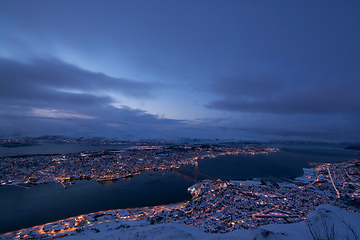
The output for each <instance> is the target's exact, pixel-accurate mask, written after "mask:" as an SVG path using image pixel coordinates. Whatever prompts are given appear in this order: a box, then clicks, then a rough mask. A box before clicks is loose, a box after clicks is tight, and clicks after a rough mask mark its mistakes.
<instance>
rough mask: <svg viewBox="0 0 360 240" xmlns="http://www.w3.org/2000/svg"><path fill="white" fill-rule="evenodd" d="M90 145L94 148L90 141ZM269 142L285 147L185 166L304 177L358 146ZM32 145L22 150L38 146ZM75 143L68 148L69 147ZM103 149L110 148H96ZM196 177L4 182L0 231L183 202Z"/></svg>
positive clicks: (215, 173) (216, 173)
mask: <svg viewBox="0 0 360 240" xmlns="http://www.w3.org/2000/svg"><path fill="white" fill-rule="evenodd" d="M48 146H49V145H48ZM50 146H51V145H50ZM66 146H67V145H62V144H60V146H55V147H54V146H53V147H54V148H49V149H50V150H51V151H54V150H55V151H63V152H61V153H65V152H66V151H73V150H69V149H62V148H64V147H66ZM69 146H70V145H69ZM33 147H35V146H33ZM61 147H62V148H61ZM73 147H74V148H75V149H76V151H74V152H80V151H84V150H85V149H84V148H83V147H84V145H82V146H80V147H81V148H82V149H80V150H79V148H78V147H79V146H73ZM86 147H91V145H89V146H86ZM99 147H101V148H102V147H107V146H99ZM270 147H278V148H280V149H282V151H280V152H278V153H270V154H265V155H237V156H219V157H217V158H215V159H208V158H206V159H202V160H199V161H198V165H187V166H182V167H181V168H182V169H187V170H191V171H196V172H200V173H202V174H206V175H208V176H211V177H213V178H220V179H223V180H229V179H249V178H256V177H267V176H272V177H276V178H283V177H297V176H301V175H302V174H303V171H302V168H304V167H309V166H308V165H307V163H308V162H339V161H346V160H350V159H354V158H356V152H354V151H345V150H339V149H336V148H333V147H330V148H329V147H321V146H270ZM31 148H32V147H31ZM31 148H29V149H30V150H29V149H28V150H27V152H26V153H22V154H30V152H29V151H36V150H34V149H33V150H31ZM74 148H72V147H70V149H74ZM104 149H109V148H103V149H95V150H104ZM111 149H116V148H111ZM88 150H91V148H90V149H88ZM64 151H65V152H64ZM35 153H38V152H35ZM194 181H195V179H194V176H192V175H191V174H190V175H189V174H182V173H180V172H162V171H158V172H154V171H145V172H143V173H142V174H140V175H138V176H135V177H133V178H130V179H119V180H118V181H116V182H115V183H113V184H98V183H96V182H95V181H94V180H91V181H87V180H82V181H75V182H76V184H74V185H71V186H70V187H69V188H67V189H64V188H63V187H62V186H61V184H55V183H49V184H42V185H38V186H36V187H34V188H31V189H24V188H19V187H14V186H3V187H0V203H1V204H0V213H1V214H0V233H4V232H9V231H14V230H18V229H21V228H26V227H31V226H34V225H40V224H44V223H47V222H52V221H56V220H59V219H63V218H68V217H72V216H77V215H81V214H86V213H90V212H97V211H104V210H110V209H121V208H135V207H145V206H155V205H164V204H170V203H175V202H180V201H185V200H188V199H190V198H191V196H190V195H189V194H188V193H187V188H188V187H189V186H190V185H192V184H193V183H194Z"/></svg>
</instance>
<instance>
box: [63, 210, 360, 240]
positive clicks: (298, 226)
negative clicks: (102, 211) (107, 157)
mask: <svg viewBox="0 0 360 240" xmlns="http://www.w3.org/2000/svg"><path fill="white" fill-rule="evenodd" d="M307 221H309V222H310V223H311V224H312V225H313V226H314V228H313V229H315V231H318V233H319V234H321V232H322V231H323V230H324V224H323V223H324V222H326V223H327V224H328V226H330V227H331V226H332V225H334V230H335V235H336V238H335V239H355V238H354V236H353V234H352V232H351V231H350V229H349V227H348V226H346V224H348V225H349V226H350V227H351V228H352V229H353V230H355V232H356V234H357V236H358V237H359V236H360V214H357V213H352V212H348V211H346V210H342V209H340V208H338V207H334V206H331V205H321V206H319V207H317V209H316V211H314V212H311V213H310V214H309V216H308V219H307ZM344 222H346V224H344ZM347 237H348V238H347ZM63 239H64V240H73V239H76V240H82V239H84V240H85V239H129V240H131V239H144V240H145V239H158V240H167V239H209V240H216V239H244V240H253V239H258V240H260V239H268V240H275V239H277V240H281V239H296V240H308V239H312V236H311V233H310V231H309V228H308V226H307V224H306V221H305V222H304V221H303V222H299V223H295V224H272V225H266V226H263V227H260V228H258V229H254V230H236V231H233V232H229V233H224V234H212V233H205V232H203V231H202V230H201V229H199V228H196V227H193V226H187V225H185V224H178V223H168V224H156V225H147V224H146V222H145V221H144V220H142V221H109V222H105V223H101V224H97V225H93V226H89V227H86V228H85V229H84V230H83V231H82V232H80V233H77V234H75V235H72V236H66V237H64V238H63Z"/></svg>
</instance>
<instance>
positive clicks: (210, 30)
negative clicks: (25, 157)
mask: <svg viewBox="0 0 360 240" xmlns="http://www.w3.org/2000/svg"><path fill="white" fill-rule="evenodd" d="M0 5H1V6H0V22H1V23H2V24H1V25H0V46H1V47H0V121H1V123H0V128H1V129H0V134H1V133H3V132H7V133H11V132H13V133H14V132H28V133H29V134H30V132H31V134H32V135H34V134H36V133H37V132H38V133H39V134H40V132H41V134H52V133H54V134H55V133H56V134H62V133H63V134H67V133H70V134H72V133H77V134H78V135H79V136H81V134H85V135H86V134H90V133H91V134H92V135H99V136H103V134H105V133H109V134H110V135H113V136H119V137H121V136H123V137H124V138H127V137H126V136H130V135H131V136H141V135H143V136H153V137H159V136H164V135H166V136H170V135H172V136H181V137H207V136H208V137H213V138H220V137H223V138H231V137H235V138H243V137H245V136H250V135H252V134H253V136H261V134H263V135H264V138H265V137H266V138H268V137H271V136H274V135H278V136H279V137H280V138H281V137H286V138H287V137H289V138H290V137H294V138H306V136H308V137H309V138H312V137H314V138H316V137H318V138H320V137H321V136H323V138H322V139H325V140H326V139H330V138H331V139H343V140H346V139H357V140H359V137H358V136H360V132H359V131H360V126H359V124H360V94H359V92H360V81H359V79H360V44H359V42H360V31H359V23H360V15H359V12H360V1H282V0H276V1H265V0H258V1H237V0H227V1H225V2H220V1H212V0H209V1H206V3H205V2H203V1H191V0H184V1H163V0H155V1H146V0H145V1H142V0H139V1H116V0H108V1H106V3H105V4H104V2H102V1H85V0H77V1H47V0H32V1H25V0H24V1H23V0H16V1H0ZM70 63H71V64H70ZM138 107H140V108H141V109H134V108H138ZM155 113H156V114H155ZM164 116H167V117H164ZM170 116H171V117H170ZM175 116H176V118H177V119H170V118H175ZM182 119H186V121H182ZM250 138H251V136H250Z"/></svg>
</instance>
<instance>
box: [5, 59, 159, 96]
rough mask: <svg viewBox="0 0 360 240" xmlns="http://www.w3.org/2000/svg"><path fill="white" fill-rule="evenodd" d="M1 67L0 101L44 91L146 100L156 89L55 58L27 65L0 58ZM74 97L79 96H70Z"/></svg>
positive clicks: (35, 60)
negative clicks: (0, 99) (104, 94)
mask: <svg viewBox="0 0 360 240" xmlns="http://www.w3.org/2000/svg"><path fill="white" fill-rule="evenodd" d="M0 65H1V66H2V67H1V68H2V69H1V73H0V77H1V79H2V81H1V98H2V99H4V98H25V99H30V98H38V97H39V95H40V96H41V93H42V94H46V92H51V93H52V94H53V93H54V94H57V95H61V94H64V95H65V94H66V92H68V93H71V92H80V93H91V94H98V95H101V94H103V93H104V92H106V93H109V92H110V93H116V94H121V95H125V96H127V97H133V98H149V97H151V96H152V91H153V90H154V88H155V84H149V83H142V82H139V81H134V80H128V79H122V78H113V77H110V76H107V75H105V74H103V73H95V72H91V71H88V70H85V69H81V68H79V67H77V66H74V65H71V64H68V63H65V62H62V61H61V60H58V59H55V58H50V59H32V60H30V62H29V63H21V62H18V61H15V60H10V59H5V58H0ZM73 96H74V97H76V96H78V95H74V94H73ZM46 97H48V96H46ZM68 97H70V95H69V94H68ZM64 98H66V96H64Z"/></svg>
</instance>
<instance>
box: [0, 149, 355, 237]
mask: <svg viewBox="0 0 360 240" xmlns="http://www.w3.org/2000/svg"><path fill="white" fill-rule="evenodd" d="M276 151H278V150H277V149H272V148H265V147H260V146H246V147H242V148H228V147H227V148H225V147H224V148H209V147H204V146H200V145H198V146H176V147H171V148H170V147H163V146H162V147H159V146H137V147H131V148H129V149H127V150H126V151H123V152H110V151H103V152H86V153H79V154H67V155H62V156H60V155H56V156H30V157H23V158H16V157H15V158H10V157H7V158H3V161H2V167H1V171H2V172H1V176H2V179H1V181H2V184H4V183H5V184H13V185H14V184H18V185H22V186H28V185H29V184H30V183H33V184H39V183H44V182H46V181H59V182H61V183H62V184H64V186H66V182H70V181H71V179H78V178H79V179H81V178H95V179H96V180H98V181H99V182H101V181H103V179H105V180H104V181H106V180H109V179H112V178H114V177H116V178H118V177H127V176H129V175H134V174H140V173H141V172H142V171H144V170H171V169H176V168H179V167H180V166H181V165H184V164H196V162H197V160H198V159H200V158H205V157H214V156H218V155H224V154H266V153H269V152H276ZM11 163H12V164H14V163H16V164H14V165H13V167H12V168H10V164H11ZM5 166H6V167H8V168H10V169H6V168H5ZM312 166H313V167H314V168H313V169H304V175H303V176H302V177H299V178H295V179H292V180H289V182H287V183H283V182H282V183H280V182H278V183H276V182H274V181H263V180H261V181H259V179H253V180H250V181H223V180H220V179H218V180H203V181H200V182H198V183H196V184H194V185H193V186H190V187H189V188H188V191H189V193H190V194H191V195H192V199H191V200H189V201H187V202H183V203H179V204H174V205H168V206H156V207H147V208H137V209H117V210H110V211H103V212H97V213H89V214H85V215H81V216H77V217H74V218H69V219H63V220H60V221H57V222H53V223H48V224H45V225H41V226H35V227H33V228H29V229H23V230H19V231H16V232H11V233H6V234H3V235H1V236H0V239H24V238H28V237H32V238H34V239H40V238H46V237H48V238H58V237H64V236H68V235H76V234H80V233H81V232H82V231H84V230H86V229H88V230H91V231H94V232H97V231H99V230H98V229H97V228H96V225H97V224H99V223H103V222H114V221H115V222H116V224H117V225H118V226H117V227H116V228H115V229H120V228H130V227H132V225H133V224H134V223H135V222H141V224H142V225H153V224H164V223H182V224H186V225H192V226H196V227H198V228H201V229H202V230H203V231H204V232H209V233H225V232H229V231H234V230H236V229H254V228H257V227H259V226H262V225H267V224H272V223H279V224H288V223H295V222H299V221H303V220H305V219H306V217H307V214H308V213H309V212H311V211H314V210H315V208H316V207H317V206H319V205H321V204H332V205H335V206H338V207H341V208H344V209H346V210H348V211H352V212H358V213H359V212H360V209H359V206H360V160H351V161H346V162H340V163H331V164H330V163H312ZM15 169H16V170H15ZM12 171H14V172H12ZM15 171H18V172H17V173H18V174H17V175H15ZM13 174H14V175H13ZM128 220H132V221H128Z"/></svg>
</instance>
